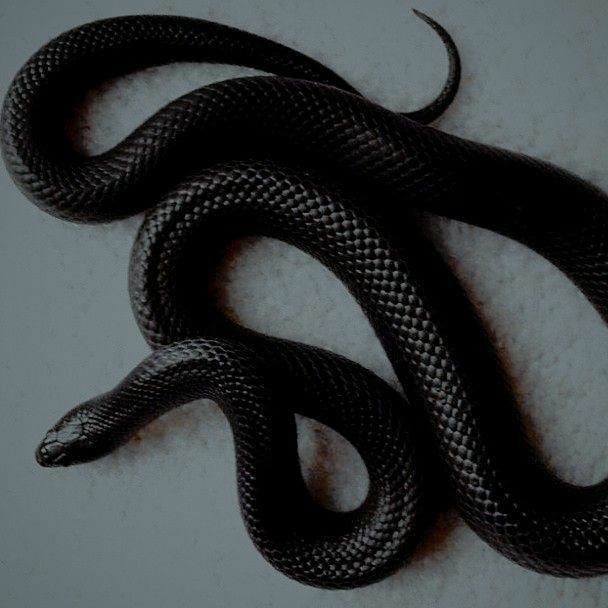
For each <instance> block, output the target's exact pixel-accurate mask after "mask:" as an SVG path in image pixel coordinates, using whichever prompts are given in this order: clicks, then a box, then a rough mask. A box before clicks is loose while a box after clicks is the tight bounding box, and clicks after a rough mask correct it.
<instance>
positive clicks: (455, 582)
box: [0, 0, 608, 608]
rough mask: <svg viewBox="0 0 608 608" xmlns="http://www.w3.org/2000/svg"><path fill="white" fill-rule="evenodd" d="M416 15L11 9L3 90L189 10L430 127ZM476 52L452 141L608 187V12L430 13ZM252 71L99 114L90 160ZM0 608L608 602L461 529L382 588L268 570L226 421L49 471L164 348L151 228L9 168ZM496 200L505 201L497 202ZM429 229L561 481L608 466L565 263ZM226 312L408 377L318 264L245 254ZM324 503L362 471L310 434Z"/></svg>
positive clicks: (597, 352) (168, 86)
mask: <svg viewBox="0 0 608 608" xmlns="http://www.w3.org/2000/svg"><path fill="white" fill-rule="evenodd" d="M408 5H409V3H407V2H405V1H404V0H377V1H376V2H371V1H369V0H368V1H362V0H356V1H355V0H348V1H347V0H340V1H339V0H334V1H333V2H326V1H321V0H308V1H307V2H299V1H298V0H283V1H281V0H265V1H262V0H254V1H252V0H175V1H174V2H160V1H157V0H154V1H149V2H144V1H137V0H123V1H121V2H119V1H117V0H106V1H104V2H99V1H97V0H95V1H94V0H89V1H86V2H85V1H82V2H81V1H73V2H69V1H67V0H55V1H53V2H48V0H46V1H43V0H19V1H17V0H3V1H2V2H1V3H0V47H1V52H0V87H1V88H2V90H3V91H4V90H5V89H6V87H7V86H8V83H9V81H10V78H11V76H12V75H13V74H14V72H15V71H16V70H17V69H18V67H19V66H20V65H21V64H22V62H23V61H24V60H25V59H26V58H27V57H28V56H29V55H30V54H31V53H32V52H33V51H35V50H36V49H37V48H38V47H39V46H40V45H41V44H42V43H43V42H45V41H47V40H48V39H49V38H51V37H52V36H55V35H56V34H58V33H60V32H62V31H63V30H65V29H67V28H68V27H71V26H75V25H78V24H80V23H83V22H85V21H88V20H92V19H96V18H100V17H107V16H112V15H117V14H129V13H140V12H161V13H169V14H185V15H191V16H196V17H203V18H207V19H213V20H218V21H221V22H224V23H229V24H233V25H236V26H240V27H243V28H246V29H249V30H251V31H254V32H257V33H261V34H264V35H267V36H269V37H272V38H274V39H276V40H279V41H282V42H284V43H287V44H290V45H294V46H296V47H298V48H299V49H301V50H303V51H305V52H308V53H309V54H310V55H312V56H314V57H316V58H318V59H320V60H322V61H324V62H326V63H327V64H329V65H330V66H331V67H333V68H334V69H335V70H336V71H337V72H339V73H340V74H342V75H343V76H345V77H346V78H348V79H350V80H351V82H352V83H353V84H355V85H357V86H358V87H359V88H360V89H361V90H363V91H365V92H367V93H368V94H369V96H370V97H372V98H373V99H375V100H377V101H379V102H381V103H383V104H385V105H387V106H388V107H391V108H402V109H405V108H417V107H418V106H420V105H421V104H422V103H424V102H425V101H427V100H428V99H430V98H431V97H432V95H433V94H435V93H436V91H437V90H438V88H439V86H440V83H441V81H442V79H443V77H444V74H445V69H446V60H445V56H444V52H443V50H442V47H441V45H440V43H439V41H438V40H437V38H436V37H435V36H434V35H433V34H432V33H431V31H430V30H429V29H428V28H427V27H425V26H424V25H423V24H422V23H421V22H419V21H418V20H416V19H415V18H414V16H413V15H412V13H411V12H409V10H407V9H408ZM416 7H417V8H419V9H422V10H425V11H427V12H428V13H429V14H431V15H432V16H434V17H436V18H437V19H438V20H439V21H440V22H441V23H442V24H444V25H445V26H446V27H447V28H448V29H449V30H450V32H452V34H453V35H454V37H455V39H456V41H457V43H458V45H459V47H460V49H461V53H462V58H463V63H464V80H463V86H462V89H461V94H460V96H459V98H458V100H457V102H456V103H455V104H454V105H453V107H452V109H451V110H450V111H449V113H448V114H447V115H446V116H445V118H444V119H443V120H442V121H441V123H440V126H441V128H443V129H445V130H447V131H450V132H452V133H457V134H459V135H463V136H467V137H471V138H474V139H477V140H481V141H484V142H488V143H492V144H498V145H502V146H506V147H509V148H514V149H518V150H523V151H526V152H528V153H531V154H534V155H537V156H539V157H542V158H545V159H549V160H551V161H554V162H556V163H558V164H560V165H563V166H565V167H568V168H570V169H573V170H574V171H576V172H578V173H580V174H581V175H583V176H585V177H586V178H588V179H590V180H592V181H594V182H595V183H596V184H598V185H600V186H602V187H604V188H608V171H606V144H607V143H608V113H607V112H606V111H605V108H606V100H607V99H608V78H606V76H607V67H608V66H607V63H606V61H607V60H606V58H607V56H608V5H607V4H606V2H605V0H587V1H586V2H584V3H579V2H572V1H566V0H559V1H557V0H536V1H535V2H528V1H524V0H511V1H510V2H504V1H500V0H487V1H483V0H477V1H473V0H462V1H459V2H448V1H447V0H436V1H432V2H424V1H420V2H418V3H417V4H416ZM242 73H244V70H242V69H238V68H228V67H223V66H212V67H210V66H198V65H197V66H193V65H188V66H173V67H168V68H159V69H153V70H150V71H147V72H146V73H144V74H140V75H137V76H136V77H131V78H126V79H121V81H120V82H118V83H115V84H114V85H112V86H109V87H104V88H103V89H101V90H100V91H97V92H96V93H95V94H94V95H92V96H91V100H90V104H88V106H87V108H86V111H85V122H86V124H87V125H88V126H87V128H86V130H85V131H84V138H83V145H85V146H86V147H87V149H89V150H91V151H99V150H102V149H104V148H107V147H108V146H110V145H112V144H113V143H114V142H116V141H118V140H119V139H120V138H121V137H123V136H124V135H125V134H126V133H127V132H128V131H129V130H130V129H131V128H133V127H134V126H136V125H137V124H138V123H139V122H140V121H141V120H142V119H143V118H145V117H146V116H147V115H149V114H150V113H152V112H153V111H154V110H155V109H157V108H158V107H160V106H161V105H162V104H163V103H165V102H166V101H168V100H170V99H172V98H174V97H176V96H177V95H179V94H182V93H184V92H186V91H188V90H190V89H192V88H195V87H197V86H200V85H202V84H204V83H207V82H210V81H212V80H218V79H223V78H226V77H229V76H234V75H237V74H242ZM0 193H1V195H2V201H1V205H0V285H1V286H2V287H1V289H0V332H1V342H0V344H1V348H2V355H1V358H0V391H1V393H0V394H1V397H2V399H1V401H2V403H1V408H0V463H1V465H0V482H1V486H0V487H1V492H2V494H1V499H0V605H2V606H3V607H6V608H21V607H24V608H25V607H27V608H31V607H38V606H45V607H48V608H55V607H57V608H59V607H62V608H69V607H83V606H86V607H88V608H95V607H97V606H108V607H112V608H122V607H125V608H126V607H138V606H147V607H149V608H154V607H157V606H163V607H164V606H172V607H176V608H177V607H182V606H187V607H190V606H204V607H208V608H213V607H223V606H226V607H235V608H236V607H245V606H246V607H248V608H254V607H267V606H290V607H291V608H299V607H312V606H314V607H317V606H323V607H329V606H360V607H363V606H383V607H386V608H389V607H391V606H400V607H401V606H416V607H424V606H434V607H446V608H447V607H449V608H458V607H459V606H467V607H469V608H470V607H478V606H479V607H481V606H484V607H485V606H489V605H492V606H495V607H496V608H498V607H506V606H518V607H526V606H529V607H532V606H564V607H565V606H577V607H580V608H583V607H587V606H597V607H601V606H606V605H608V578H597V579H589V580H581V581H572V580H560V579H555V578H551V577H548V576H541V575H538V574H535V573H531V572H528V571H526V570H523V569H521V568H520V567H518V566H515V565H513V564H511V563H510V562H508V561H507V560H506V559H505V558H503V557H502V556H500V555H498V554H497V553H496V552H494V551H493V550H491V549H490V548H489V547H487V546H486V545H485V544H483V543H482V542H481V541H480V540H479V539H478V538H477V537H476V536H475V535H474V534H473V533H472V532H471V531H469V530H468V529H467V528H466V527H465V526H464V524H462V522H461V521H460V520H459V519H458V518H457V516H456V515H455V514H453V513H446V514H445V515H444V516H443V518H442V521H441V522H440V525H438V526H437V528H436V529H435V530H433V531H431V532H429V539H428V541H427V542H426V543H425V544H424V545H423V547H421V548H420V550H419V551H418V552H417V554H416V555H415V556H414V559H413V560H412V563H410V564H409V565H408V566H407V567H405V568H403V569H402V570H401V571H400V572H398V573H397V574H396V575H394V576H393V577H391V578H389V579H387V580H385V581H383V582H381V583H378V584H376V585H373V586H371V587H368V588H365V589H361V590H355V591H348V592H327V591H320V590H316V589H310V588H306V587H303V586H301V585H299V584H297V583H294V582H292V581H290V580H288V579H286V578H284V577H283V576H282V575H280V574H278V573H276V572H275V571H273V570H272V569H271V568H270V567H269V566H268V565H267V564H266V563H265V562H264V560H263V559H262V558H261V557H260V556H259V555H258V554H257V553H256V551H255V550H254V549H253V547H252V545H251V543H250V541H249V539H248V538H247V536H246V533H245V530H244V528H243V526H242V524H241V521H240V516H239V513H238V507H237V501H236V495H235V483H234V456H233V451H232V445H231V439H230V434H229V429H228V426H227V423H226V422H225V420H224V419H223V417H222V416H221V414H220V413H219V412H218V410H217V409H216V408H215V407H214V406H212V405H208V404H202V405H203V406H204V407H201V404H198V403H197V404H192V405H191V406H188V407H185V408H183V409H182V410H180V411H178V412H174V413H172V414H170V415H168V416H166V417H165V418H164V419H162V420H160V421H159V422H157V423H156V424H154V425H153V426H152V427H151V428H150V429H148V430H147V431H146V432H145V433H143V434H142V436H141V438H140V440H139V441H135V442H133V443H132V444H130V445H129V446H127V447H126V448H124V449H122V450H120V451H119V452H118V453H116V454H115V455H113V456H111V457H109V458H106V459H104V460H102V461H100V462H97V463H94V464H90V465H86V466H81V467H77V468H74V469H68V470H43V469H41V468H38V467H37V466H36V465H35V463H34V460H33V449H34V447H35V445H36V444H37V442H38V441H39V439H40V438H41V436H42V434H43V432H44V430H45V429H46V427H48V426H49V425H50V424H51V423H53V422H54V421H55V420H56V419H57V418H58V417H59V416H60V415H61V414H63V413H64V412H65V411H66V410H67V409H68V408H69V407H71V406H72V405H74V404H76V403H78V402H80V401H82V400H84V399H86V398H88V397H91V396H93V395H94V394H96V393H98V392H100V391H103V390H106V389H108V388H110V387H112V386H113V385H114V384H115V383H116V382H117V381H118V380H119V379H120V378H121V377H122V376H123V375H124V374H125V373H126V372H127V371H129V370H130V369H131V368H132V367H133V366H134V365H135V364H136V363H137V362H138V361H139V360H140V359H141V358H143V357H144V356H145V354H146V353H147V352H148V351H147V347H146V345H145V344H144V341H143V339H142V338H141V337H140V335H139V333H138V330H137V328H136V326H135V322H134V320H133V317H132V315H131V311H130V309H129V302H128V296H127V289H126V269H127V260H128V254H129V248H130V245H131V242H132V240H133V236H134V232H135V230H136V228H137V225H138V220H137V219H132V220H127V221H124V222H120V223H117V224H113V225H109V226H97V227H86V226H74V225H70V224H67V223H63V222H60V221H58V220H56V219H53V218H51V217H48V216H46V215H44V214H43V213H41V212H40V211H38V210H37V209H36V208H35V207H34V206H32V205H31V204H29V203H28V202H26V201H25V199H24V197H23V196H22V195H21V194H20V193H18V191H17V190H16V189H15V188H14V186H13V185H12V183H11V182H10V181H9V179H8V176H7V175H6V172H5V171H4V169H3V168H2V169H1V170H0ZM488 204H490V205H491V204H492V201H488ZM433 232H434V233H435V235H436V238H437V241H438V243H440V245H441V247H442V248H443V249H444V251H445V252H446V254H447V255H448V256H449V258H450V260H451V261H452V263H453V265H454V267H455V268H456V270H457V271H458V272H459V274H460V276H461V277H462V278H463V280H464V281H465V282H466V284H467V285H468V286H469V288H470V290H471V292H472V294H473V296H474V297H475V298H476V300H477V301H478V302H479V303H480V305H481V306H482V310H483V313H484V315H485V316H486V317H487V318H488V319H489V321H490V322H491V324H492V325H493V327H494V328H495V331H496V339H497V342H498V343H499V345H500V347H501V348H502V349H503V352H504V355H505V357H506V359H507V360H508V362H509V366H510V369H511V371H512V373H513V375H514V376H515V377H516V378H517V381H518V387H517V388H518V390H519V392H520V394H521V397H522V409H523V410H524V412H525V414H526V416H527V417H529V419H530V425H531V427H532V428H533V429H535V431H536V432H537V434H538V436H539V443H540V448H541V450H542V452H543V454H544V455H545V457H546V459H547V460H548V461H549V463H550V464H551V465H552V466H554V467H555V468H556V469H557V470H558V471H559V472H560V474H561V475H563V477H564V478H566V479H568V480H571V481H574V482H577V483H590V482H594V481H598V480H600V479H601V478H602V476H603V475H605V473H606V472H607V471H608V446H607V444H606V441H605V437H606V435H607V433H608V421H607V418H606V416H605V412H606V394H608V357H607V352H608V330H607V329H606V327H605V326H604V325H603V324H602V323H601V322H600V319H599V316H598V315H597V314H596V313H595V311H594V310H593V309H592V308H591V306H590V305H589V304H588V303H587V302H586V301H585V300H584V298H583V297H582V296H581V295H580V294H579V293H578V292H577V291H576V290H575V289H574V287H573V286H572V285H571V284H570V283H569V282H568V281H567V280H566V279H565V278H564V277H563V276H561V275H560V274H559V273H558V272H557V271H556V270H555V269H554V268H553V267H552V266H550V265H549V264H548V263H547V262H545V261H544V260H542V259H539V258H538V256H536V255H534V254H532V253H531V252H529V251H527V250H525V249H524V248H523V247H521V246H519V245H517V244H514V243H512V242H509V241H507V240H505V239H503V238H500V237H498V236H496V235H494V234H490V233H487V232H485V231H483V230H480V229H474V228H471V227H468V226H464V225H461V224H457V223H455V222H444V221H434V222H433ZM228 266H229V267H228V269H227V271H226V273H225V274H224V277H223V278H224V280H227V281H228V283H229V296H230V303H231V305H232V306H233V308H234V309H235V310H236V312H237V313H238V314H239V315H240V316H241V318H242V320H243V321H244V322H245V323H247V324H248V325H250V326H252V327H254V328H256V329H260V330H263V331H267V332H270V333H273V334H275V335H279V336H285V337H290V338H295V339H299V340H302V341H305V342H309V343H311V344H316V345H320V346H324V347H327V348H330V349H332V350H335V351H337V352H340V353H343V354H345V355H347V356H349V357H351V358H353V359H355V360H357V361H359V362H361V363H363V364H364V365H367V366H368V367H370V368H372V369H373V370H375V371H376V372H378V373H379V374H380V375H382V376H383V377H385V378H387V379H388V380H389V381H392V382H393V381H394V379H393V375H392V372H391V370H390V367H389V365H388V362H387V360H386V358H385V356H384V354H383V353H382V351H381V349H380V346H379V344H378V342H377V340H376V338H375V337H374V335H373V333H372V331H371V329H370V327H369V325H368V324H367V322H366V320H365V319H364V317H363V315H362V313H361V311H360V310H359V308H358V307H357V305H356V304H355V303H354V302H353V300H352V299H351V298H350V296H348V295H347V293H346V291H345V289H344V288H343V287H342V286H341V285H340V284H339V283H338V282H337V281H336V280H335V279H334V278H333V277H332V276H331V275H330V274H329V272H327V271H326V270H325V269H323V268H322V267H321V266H320V265H319V264H317V263H316V262H314V261H312V260H311V259H310V258H308V257H307V256H305V255H304V254H302V253H300V252H298V251H295V250H293V249H291V248H289V247H287V246H285V245H282V244H280V243H277V242H273V241H268V240H262V241H248V242H247V243H245V244H244V247H242V249H241V254H240V255H239V256H237V258H236V260H235V261H233V262H231V263H230V264H229V265H228ZM300 428H301V430H302V433H301V438H300V440H301V441H300V443H301V445H300V447H301V453H302V458H303V461H304V466H305V469H306V471H307V475H308V476H309V477H310V478H311V485H312V486H313V488H314V491H315V492H316V494H317V495H318V496H319V497H320V498H321V499H322V500H324V501H326V502H327V504H333V505H337V506H343V507H344V506H349V505H350V506H352V505H355V504H357V501H358V500H360V499H361V497H362V496H363V495H364V492H365V487H366V479H365V474H364V471H363V470H362V467H361V465H360V463H359V461H358V457H357V456H356V454H353V452H352V450H351V449H350V448H349V447H348V446H346V445H344V443H343V442H340V441H338V440H337V439H336V438H335V437H333V436H332V434H331V433H328V432H326V431H324V430H323V429H321V428H320V427H318V426H315V425H313V424H311V423H309V422H306V421H302V422H301V424H300Z"/></svg>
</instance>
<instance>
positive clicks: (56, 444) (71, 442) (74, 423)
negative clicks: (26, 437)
mask: <svg viewBox="0 0 608 608" xmlns="http://www.w3.org/2000/svg"><path fill="white" fill-rule="evenodd" d="M84 439H85V435H84V428H83V425H82V422H81V420H80V419H79V417H78V416H75V417H70V416H69V414H68V416H67V417H65V418H63V419H62V420H60V421H59V422H58V423H57V424H56V425H55V426H54V427H53V428H52V429H50V430H49V431H48V432H47V434H46V435H45V436H44V439H43V440H42V441H41V442H40V445H39V446H38V448H37V449H36V461H37V462H38V464H40V465H41V466H43V467H59V466H63V467H67V466H69V465H71V464H75V463H77V462H82V461H83V458H82V452H83V450H82V448H83V442H84Z"/></svg>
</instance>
